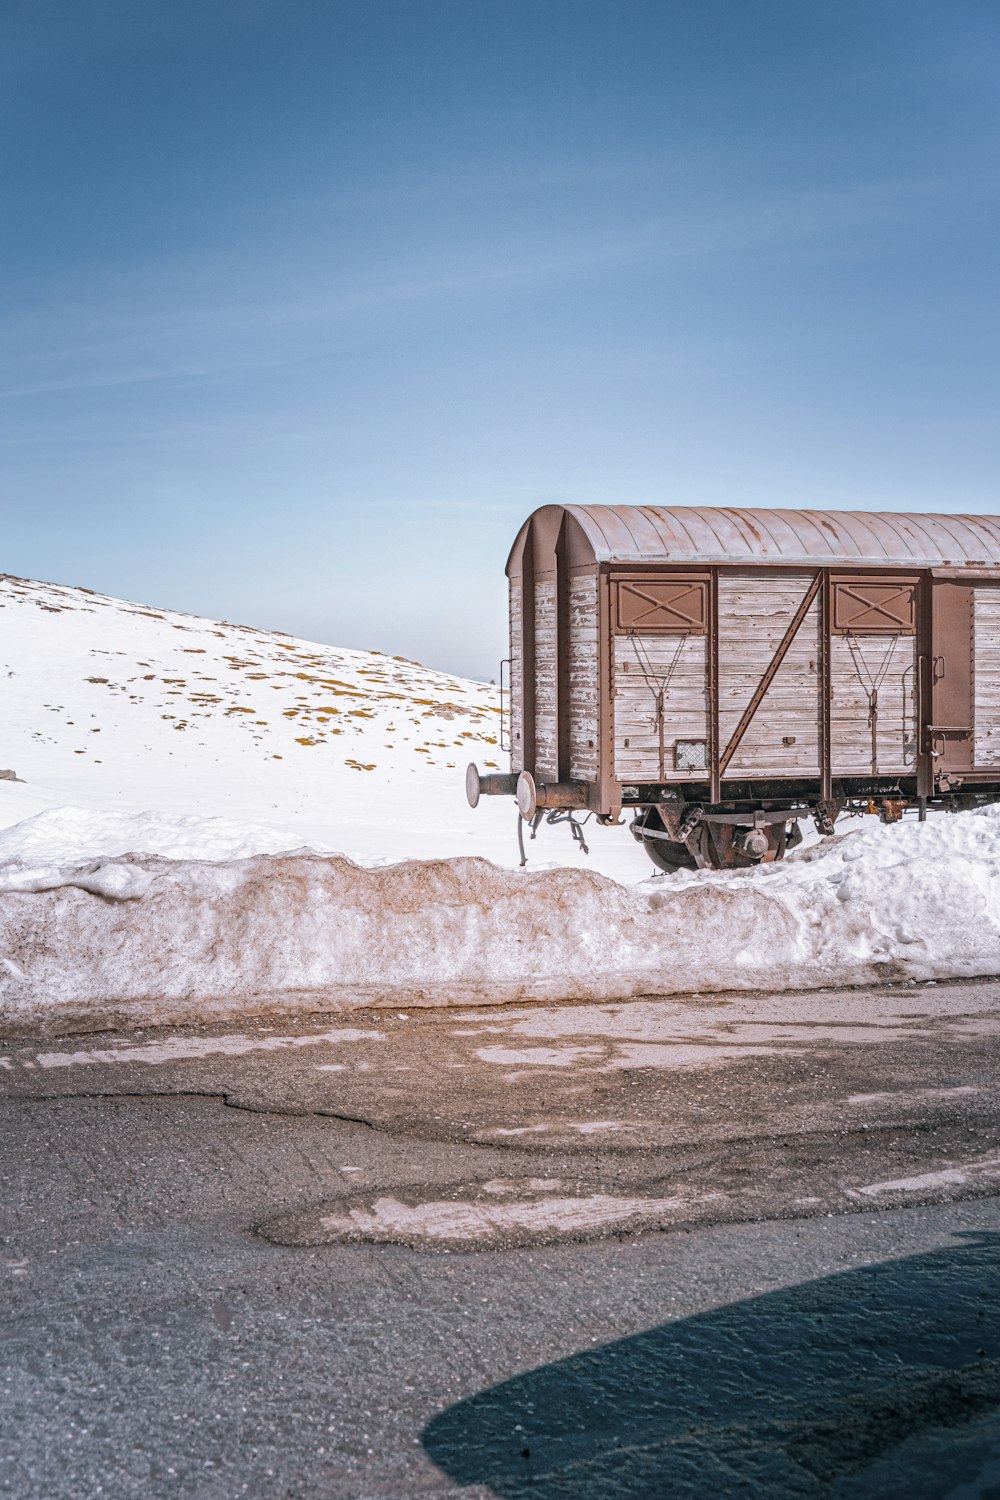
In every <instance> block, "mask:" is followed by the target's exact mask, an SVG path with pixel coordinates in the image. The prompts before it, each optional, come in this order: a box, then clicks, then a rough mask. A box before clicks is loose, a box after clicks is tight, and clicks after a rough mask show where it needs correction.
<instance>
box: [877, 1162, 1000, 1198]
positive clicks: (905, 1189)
mask: <svg viewBox="0 0 1000 1500" xmlns="http://www.w3.org/2000/svg"><path fill="white" fill-rule="evenodd" d="M998 1167H1000V1156H991V1157H987V1158H985V1159H984V1160H982V1161H970V1162H966V1163H965V1165H964V1166H961V1167H944V1168H942V1170H941V1171H939V1172H924V1173H923V1174H922V1176H920V1177H897V1178H895V1179H894V1180H892V1181H891V1182H873V1183H870V1184H869V1185H868V1187H862V1188H855V1189H853V1190H852V1197H855V1198H857V1197H865V1198H877V1197H878V1196H879V1194H880V1193H924V1192H932V1191H933V1190H934V1189H935V1188H939V1187H964V1186H965V1185H966V1184H967V1183H969V1182H971V1181H972V1180H973V1179H974V1178H976V1177H981V1176H992V1175H993V1174H994V1173H995V1172H996V1170H997V1168H998Z"/></svg>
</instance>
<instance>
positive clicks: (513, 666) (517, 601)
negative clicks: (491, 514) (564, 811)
mask: <svg viewBox="0 0 1000 1500" xmlns="http://www.w3.org/2000/svg"><path fill="white" fill-rule="evenodd" d="M509 618H510V710H509V712H510V719H509V725H510V729H509V743H510V768H511V770H512V771H523V770H524V722H523V716H522V696H521V695H522V693H523V690H524V639H523V636H522V632H521V580H520V578H512V579H511V580H510V616H509Z"/></svg>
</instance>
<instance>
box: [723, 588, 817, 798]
mask: <svg viewBox="0 0 1000 1500" xmlns="http://www.w3.org/2000/svg"><path fill="white" fill-rule="evenodd" d="M822 580H823V575H822V573H817V574H816V576H815V578H814V579H813V581H812V583H811V584H810V585H809V587H808V588H807V589H806V592H805V598H804V599H803V600H802V603H801V604H800V605H799V607H798V609H797V610H796V611H795V614H794V615H793V617H792V620H791V623H790V624H789V626H788V629H787V630H786V631H785V633H784V635H783V636H782V637H781V641H780V643H779V645H778V649H777V651H775V653H774V655H773V656H772V657H771V660H770V662H769V663H768V668H767V671H766V672H765V673H764V675H763V677H762V678H761V679H760V681H759V682H758V684H757V686H756V688H755V689H754V695H753V697H752V698H751V699H750V702H749V703H748V704H747V706H746V708H745V709H744V710H743V713H742V716H741V717H740V722H739V723H738V724H737V726H736V728H735V729H734V730H733V732H732V735H731V736H730V739H729V744H728V745H727V746H726V748H725V750H723V752H722V757H721V759H720V761H719V776H720V778H721V777H722V776H724V775H725V774H726V767H727V766H728V765H729V762H730V761H731V760H732V758H733V756H734V755H735V754H736V752H737V750H738V749H739V747H740V741H741V740H742V738H743V736H744V735H745V734H746V732H747V730H748V729H749V728H750V724H751V721H752V720H753V716H754V714H755V713H756V712H757V710H758V708H760V705H761V703H762V702H763V701H764V694H765V693H766V692H767V690H768V688H769V687H770V686H771V683H772V682H773V681H774V679H775V677H776V676H777V672H778V668H779V667H780V666H781V663H782V662H783V661H784V659H785V657H786V656H787V655H788V648H789V646H790V645H791V644H792V642H793V641H794V639H795V637H796V636H797V635H798V633H799V627H800V626H801V624H802V621H803V620H804V619H805V617H806V615H807V614H808V613H809V610H810V608H811V607H812V604H813V601H814V600H815V598H816V595H817V594H818V593H819V586H820V584H821V582H822Z"/></svg>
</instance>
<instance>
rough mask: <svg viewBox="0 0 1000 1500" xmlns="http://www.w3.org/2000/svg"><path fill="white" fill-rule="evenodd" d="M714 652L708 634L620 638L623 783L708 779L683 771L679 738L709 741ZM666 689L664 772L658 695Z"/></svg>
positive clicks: (618, 731)
mask: <svg viewBox="0 0 1000 1500" xmlns="http://www.w3.org/2000/svg"><path fill="white" fill-rule="evenodd" d="M707 666H708V648H707V639H706V637H705V636H703V635H616V636H615V638H614V755H615V775H616V776H617V777H618V779H619V781H658V780H659V779H660V777H661V776H668V777H670V779H671V780H678V779H680V780H689V781H697V780H699V779H700V780H704V779H705V772H704V771H689V772H683V771H678V770H677V769H676V768H675V746H676V744H677V741H678V740H704V741H706V742H707V740H708V671H707ZM661 687H662V688H663V759H662V769H661V750H660V730H659V717H658V713H657V696H658V693H659V691H660V689H661Z"/></svg>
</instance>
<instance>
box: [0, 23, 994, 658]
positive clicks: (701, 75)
mask: <svg viewBox="0 0 1000 1500" xmlns="http://www.w3.org/2000/svg"><path fill="white" fill-rule="evenodd" d="M3 33H4V39H3V45H2V48H0V121H2V130H0V139H2V142H3V152H2V159H0V174H2V179H0V202H2V205H3V207H2V210H0V212H2V221H3V229H2V236H0V258H2V259H0V264H2V271H3V274H2V277H0V316H2V323H3V334H2V339H0V496H2V502H0V509H2V519H3V539H2V540H3V545H2V549H0V569H3V570H4V571H7V572H12V573H20V574H25V575H28V576H32V577H41V578H46V579H55V580H57V581H60V582H65V583H81V584H85V585H87V586H88V587H91V588H96V589H100V590H103V591H105V592H109V593H118V594H123V595H126V596H128V597H132V598H138V599H142V600H148V601H150V602H155V603H158V604H163V605H171V606H174V607H176V608H181V609H189V610H193V611H196V612H198V613H204V614H209V615H219V616H225V617H227V618H229V619H233V620H238V621H246V622H251V623H254V624H260V625H267V626H272V627H275V628H278V629H285V630H290V631H294V632H297V633H300V634H306V635H310V636H312V637H314V638H318V639H321V640H328V641H330V642H333V643H336V644H340V645H354V646H363V647H364V646H373V647H378V648H380V649H384V650H388V651H391V652H399V653H402V654H404V655H407V656H415V657H418V658H421V659H423V660H426V661H427V662H429V663H431V664H433V665H439V666H442V667H447V668H450V669H452V670H458V671H462V672H469V673H475V674H477V675H483V676H490V675H493V673H494V671H495V662H496V660H497V659H498V658H499V656H500V655H501V654H503V651H504V623H503V622H504V612H505V601H504V580H503V563H504V560H505V556H506V551H507V548H508V546H509V543H510V541H511V540H512V538H513V535H514V533H515V532H516V529H517V527H518V525H519V524H520V522H521V520H522V519H523V518H524V516H525V515H526V514H527V513H528V512H529V511H530V510H531V509H533V508H534V507H535V506H536V505H538V504H543V503H546V502H548V501H552V500H567V501H569V500H580V501H589V502H597V501H611V502H615V503H619V504H621V503H645V504H655V503H663V504H684V503H697V504H753V505H803V506H817V507H818V506H830V507H834V508H850V507H856V508H882V509H890V510H902V509H914V510H934V509H940V510H951V511H961V510H967V511H972V512H977V511H982V512H990V511H995V509H996V505H997V496H998V457H1000V425H998V418H1000V411H998V405H1000V403H998V395H1000V389H998V388H1000V377H998V358H997V355H998V333H1000V329H998V322H1000V319H998V305H1000V292H998V285H1000V271H998V268H1000V245H998V239H1000V236H998V229H1000V182H998V174H1000V168H998V162H1000V90H998V87H997V83H996V80H997V77H998V76H1000V7H998V6H997V4H996V3H995V0H950V3H948V4H945V3H943V0H934V3H925V0H836V3H833V0H828V3H820V0H657V3H646V0H606V3H605V0H602V3H593V0H572V3H570V0H350V3H338V0H323V3H319V0H170V3H169V4H162V3H160V0H155V3H154V0H88V3H87V4H85V5H82V4H80V3H78V0H7V5H6V6H5V7H4V21H3Z"/></svg>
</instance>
